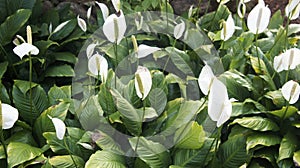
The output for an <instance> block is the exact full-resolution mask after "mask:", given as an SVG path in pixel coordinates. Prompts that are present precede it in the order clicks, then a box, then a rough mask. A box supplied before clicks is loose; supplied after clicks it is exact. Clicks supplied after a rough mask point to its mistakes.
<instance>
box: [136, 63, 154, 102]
mask: <svg viewBox="0 0 300 168" xmlns="http://www.w3.org/2000/svg"><path fill="white" fill-rule="evenodd" d="M134 87H135V90H136V94H137V95H138V97H139V98H141V99H142V100H144V99H145V98H146V97H147V96H148V94H149V92H150V90H151V87H152V77H151V73H150V71H149V70H148V68H146V67H143V66H138V68H137V71H136V72H135V78H134Z"/></svg>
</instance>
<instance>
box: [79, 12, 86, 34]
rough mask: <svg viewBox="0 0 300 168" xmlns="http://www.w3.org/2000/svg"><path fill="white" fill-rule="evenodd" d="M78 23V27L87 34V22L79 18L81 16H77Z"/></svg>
mask: <svg viewBox="0 0 300 168" xmlns="http://www.w3.org/2000/svg"><path fill="white" fill-rule="evenodd" d="M77 23H78V26H79V27H80V29H81V30H82V31H84V32H86V29H87V27H86V22H85V21H84V20H83V19H81V18H80V17H79V15H78V16H77Z"/></svg>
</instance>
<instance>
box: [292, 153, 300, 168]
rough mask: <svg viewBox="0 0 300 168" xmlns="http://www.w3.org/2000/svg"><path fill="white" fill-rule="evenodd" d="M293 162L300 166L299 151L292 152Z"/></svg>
mask: <svg viewBox="0 0 300 168" xmlns="http://www.w3.org/2000/svg"><path fill="white" fill-rule="evenodd" d="M293 160H294V162H295V163H296V165H297V166H300V150H298V151H297V152H294V156H293Z"/></svg>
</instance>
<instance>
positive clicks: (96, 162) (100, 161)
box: [85, 151, 126, 168]
mask: <svg viewBox="0 0 300 168" xmlns="http://www.w3.org/2000/svg"><path fill="white" fill-rule="evenodd" d="M125 165H126V161H125V158H124V157H123V156H121V155H117V154H115V153H112V152H109V151H97V152H96V153H94V154H93V155H92V156H91V157H90V159H89V160H88V161H87V162H86V165H85V168H104V167H105V168H126V166H125Z"/></svg>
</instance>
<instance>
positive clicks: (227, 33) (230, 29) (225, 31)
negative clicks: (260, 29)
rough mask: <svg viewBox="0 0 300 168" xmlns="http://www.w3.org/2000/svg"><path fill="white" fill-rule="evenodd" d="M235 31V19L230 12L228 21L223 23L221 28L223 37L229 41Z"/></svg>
mask: <svg viewBox="0 0 300 168" xmlns="http://www.w3.org/2000/svg"><path fill="white" fill-rule="evenodd" d="M234 31H235V25H234V20H233V18H232V16H231V14H230V15H229V16H228V18H227V20H226V22H225V23H224V24H223V28H222V30H221V39H222V40H224V41H227V40H228V39H230V38H231V37H232V35H233V33H234Z"/></svg>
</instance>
